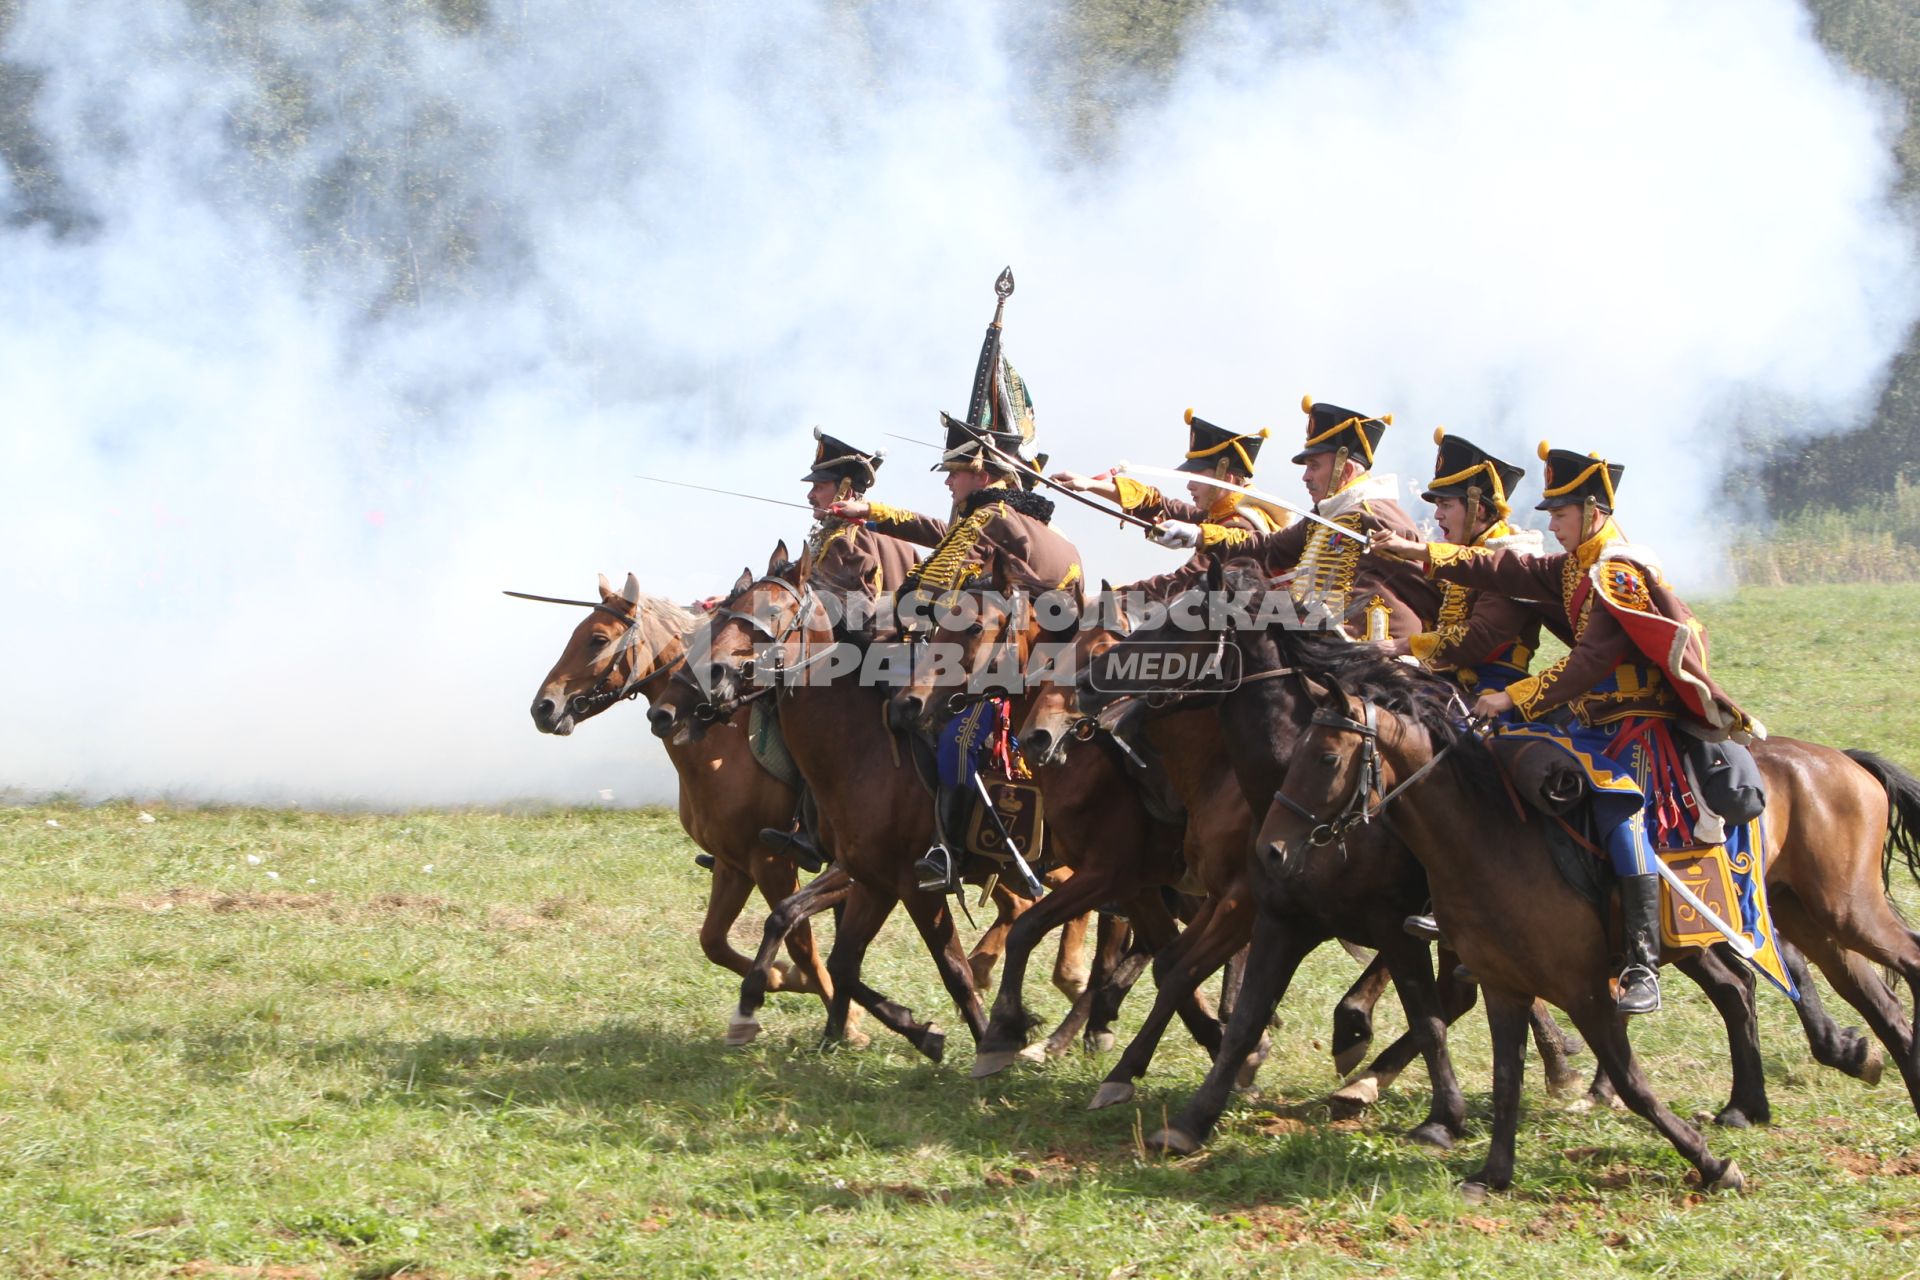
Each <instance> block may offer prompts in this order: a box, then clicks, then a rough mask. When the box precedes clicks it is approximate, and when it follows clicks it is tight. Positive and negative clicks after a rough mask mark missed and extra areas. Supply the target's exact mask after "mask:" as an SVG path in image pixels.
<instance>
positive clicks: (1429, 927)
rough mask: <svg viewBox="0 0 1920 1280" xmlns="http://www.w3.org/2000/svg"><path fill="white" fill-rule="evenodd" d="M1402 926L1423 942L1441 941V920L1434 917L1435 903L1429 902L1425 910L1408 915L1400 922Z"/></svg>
mask: <svg viewBox="0 0 1920 1280" xmlns="http://www.w3.org/2000/svg"><path fill="white" fill-rule="evenodd" d="M1400 928H1401V930H1402V931H1403V932H1405V933H1406V934H1408V935H1409V936H1411V937H1415V938H1418V939H1420V941H1422V942H1439V941H1440V922H1439V921H1438V920H1435V919H1434V918H1433V905H1432V904H1431V903H1429V904H1428V905H1427V909H1426V910H1425V911H1422V912H1419V913H1418V914H1415V915H1410V916H1408V917H1407V918H1406V919H1405V920H1402V921H1401V922H1400Z"/></svg>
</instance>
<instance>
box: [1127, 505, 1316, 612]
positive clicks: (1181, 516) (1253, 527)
mask: <svg viewBox="0 0 1920 1280" xmlns="http://www.w3.org/2000/svg"><path fill="white" fill-rule="evenodd" d="M1118 484H1119V489H1120V506H1121V508H1122V509H1123V510H1125V511H1129V512H1131V513H1132V514H1134V515H1136V516H1139V517H1140V518H1141V519H1143V520H1151V521H1153V522H1154V523H1155V524H1158V523H1160V522H1161V521H1162V520H1179V521H1183V522H1185V523H1187V524H1215V525H1218V526H1220V527H1221V528H1226V529H1243V530H1245V531H1246V532H1247V533H1249V534H1262V533H1272V532H1273V531H1274V530H1275V529H1277V528H1280V527H1281V525H1280V522H1279V521H1276V520H1275V519H1274V518H1273V517H1272V516H1270V515H1268V514H1267V513H1266V511H1264V510H1262V509H1261V508H1259V507H1256V506H1253V505H1252V504H1250V503H1240V502H1235V503H1232V504H1231V505H1229V506H1227V507H1226V508H1225V509H1224V510H1222V509H1221V508H1219V507H1216V508H1214V510H1212V511H1207V510H1204V509H1202V508H1201V507H1199V506H1196V505H1195V504H1194V503H1191V502H1188V501H1187V500H1186V499H1184V498H1174V497H1169V496H1168V495H1166V494H1164V493H1162V492H1160V490H1158V489H1156V488H1154V487H1153V486H1152V485H1146V484H1140V483H1139V482H1137V481H1134V480H1128V479H1126V478H1125V477H1121V478H1120V480H1119V481H1118ZM1229 496H1233V495H1229ZM1212 562H1213V555H1212V553H1210V552H1207V551H1202V550H1195V551H1194V553H1193V554H1192V555H1191V556H1188V557H1187V561H1186V563H1185V564H1183V565H1181V566H1180V567H1179V568H1177V569H1172V570H1169V571H1168V572H1166V573H1158V574H1155V575H1154V576H1153V577H1151V578H1142V579H1141V580H1140V581H1138V582H1130V583H1128V584H1127V585H1126V586H1125V587H1122V588H1121V590H1122V591H1123V592H1126V593H1129V594H1134V593H1138V594H1140V595H1143V596H1145V598H1147V599H1148V600H1158V601H1167V600H1171V599H1173V598H1174V597H1175V596H1177V595H1179V594H1180V593H1181V592H1183V591H1185V590H1187V589H1188V588H1189V587H1192V586H1195V585H1196V584H1198V583H1199V582H1200V581H1201V579H1202V578H1203V577H1205V576H1206V572H1207V566H1208V565H1209V564H1211V563H1212Z"/></svg>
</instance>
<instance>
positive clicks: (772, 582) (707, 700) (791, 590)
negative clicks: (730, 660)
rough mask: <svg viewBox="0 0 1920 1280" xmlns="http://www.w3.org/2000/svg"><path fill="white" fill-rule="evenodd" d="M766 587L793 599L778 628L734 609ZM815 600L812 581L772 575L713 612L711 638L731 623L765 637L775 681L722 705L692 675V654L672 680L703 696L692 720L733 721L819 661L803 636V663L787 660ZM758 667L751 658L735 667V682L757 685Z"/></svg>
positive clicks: (751, 613) (755, 613)
mask: <svg viewBox="0 0 1920 1280" xmlns="http://www.w3.org/2000/svg"><path fill="white" fill-rule="evenodd" d="M763 586H765V587H778V588H779V589H780V590H782V591H784V592H786V593H787V595H788V596H789V597H790V598H791V599H792V602H793V613H792V615H791V616H790V617H789V618H788V619H787V621H786V622H785V624H784V625H782V626H780V627H778V628H776V627H775V626H774V625H773V624H772V623H770V622H768V621H767V620H766V618H765V617H763V616H762V614H761V613H760V612H759V611H756V610H748V609H735V608H733V607H731V604H732V600H738V599H740V598H741V597H742V596H747V595H751V594H752V593H753V591H754V589H755V588H756V587H763ZM816 598H817V597H816V594H815V592H814V589H813V584H812V582H808V583H806V584H805V585H803V586H795V585H794V584H793V583H791V582H788V581H787V580H786V579H785V578H783V577H781V576H780V575H778V574H773V573H770V574H766V575H765V576H763V577H759V578H756V579H754V580H753V581H752V582H750V583H748V584H747V585H746V586H745V587H743V588H742V589H741V590H739V591H737V592H735V593H734V595H733V597H732V600H730V601H729V602H728V603H727V604H725V605H721V606H719V607H717V608H715V609H714V610H713V612H712V613H711V614H709V615H708V627H707V634H708V636H709V637H712V636H713V635H715V634H716V633H718V632H719V631H721V630H722V629H723V628H725V627H726V626H727V624H728V623H731V622H738V623H740V624H741V625H743V626H745V627H746V628H747V630H748V631H750V632H752V633H753V634H754V635H756V636H763V637H765V639H766V647H767V648H768V649H770V650H771V651H772V656H773V678H772V679H771V680H769V681H767V682H765V683H764V684H759V685H758V686H757V687H756V688H754V689H752V690H751V691H749V692H747V693H742V694H736V695H735V696H733V697H730V698H726V699H724V700H722V701H720V702H715V701H714V700H713V696H712V693H711V692H710V691H709V690H708V689H706V688H704V687H702V685H701V684H700V681H699V678H698V677H696V676H694V675H693V674H692V670H691V669H692V665H693V664H692V663H691V662H689V661H688V660H687V657H691V656H692V655H691V651H689V653H688V655H687V657H683V658H682V659H681V660H680V664H679V667H678V669H677V670H676V671H675V672H674V673H673V678H674V680H676V681H678V682H680V683H682V684H685V685H686V686H687V687H688V688H690V689H692V690H693V691H694V692H695V693H697V694H699V695H700V701H699V702H697V703H695V704H694V707H693V718H694V719H695V720H698V721H700V722H701V723H702V724H711V723H713V722H714V721H716V720H722V719H727V718H730V717H731V716H732V715H733V714H734V713H735V712H736V711H738V710H739V709H740V708H741V707H744V706H746V705H747V704H748V703H751V702H757V701H759V700H760V699H761V698H764V697H766V696H767V695H768V694H770V693H772V692H773V691H774V690H775V689H777V688H779V687H780V686H781V685H782V683H784V682H785V680H786V678H787V677H789V676H790V675H792V673H794V672H796V671H801V670H804V669H805V668H806V667H808V666H811V665H812V664H813V663H815V662H817V661H819V659H820V657H821V656H822V654H814V655H813V656H811V657H809V656H808V655H807V653H806V651H805V648H804V645H805V637H804V636H803V637H802V646H803V647H802V650H801V655H800V660H799V661H798V662H795V663H793V664H791V665H789V664H788V663H787V661H786V645H787V641H788V640H790V639H792V638H793V634H794V632H796V631H798V630H800V628H801V626H802V625H803V623H802V619H804V618H805V617H806V616H807V612H808V605H810V604H811V603H813V602H814V600H815V599H816ZM825 652H827V651H826V650H823V651H822V653H825ZM755 666H756V660H755V659H754V658H751V657H749V658H747V659H745V660H744V661H742V662H740V663H738V664H736V665H735V667H734V676H735V679H736V680H738V681H741V682H745V683H755Z"/></svg>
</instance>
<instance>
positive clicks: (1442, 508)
mask: <svg viewBox="0 0 1920 1280" xmlns="http://www.w3.org/2000/svg"><path fill="white" fill-rule="evenodd" d="M1433 442H1434V444H1436V445H1438V446H1439V452H1438V453H1437V454H1436V455H1435V457H1434V460H1433V479H1432V480H1431V481H1429V482H1428V484H1427V491H1426V492H1425V493H1423V494H1421V495H1420V496H1421V498H1423V499H1424V500H1426V501H1427V502H1430V503H1432V504H1433V518H1434V522H1435V523H1436V524H1438V525H1439V526H1440V532H1441V533H1442V534H1443V535H1444V536H1445V538H1446V541H1448V542H1449V543H1452V544H1453V545H1455V546H1462V547H1490V548H1496V549H1498V548H1507V549H1510V550H1513V551H1518V552H1522V553H1524V554H1527V555H1539V554H1541V552H1542V550H1543V549H1544V548H1543V544H1542V540H1541V537H1540V532H1539V530H1537V529H1516V528H1514V527H1513V526H1512V525H1511V524H1509V523H1508V522H1507V517H1508V516H1509V515H1511V514H1512V513H1513V507H1512V505H1511V498H1512V495H1513V491H1514V488H1515V486H1517V485H1518V484H1519V483H1520V481H1521V480H1522V479H1523V478H1524V477H1525V476H1526V474H1527V472H1526V468H1524V467H1517V466H1515V465H1514V464H1513V463H1511V462H1505V461H1502V460H1501V459H1499V458H1496V457H1494V456H1493V455H1492V454H1490V453H1488V452H1487V451H1486V450H1485V449H1482V448H1481V447H1480V446H1478V445H1476V444H1474V443H1473V442H1472V441H1471V440H1468V439H1467V438H1466V437H1465V436H1450V435H1448V434H1447V430H1446V428H1445V427H1435V428H1434V430H1433ZM1540 623H1541V619H1540V617H1539V616H1538V614H1536V613H1535V612H1534V611H1533V610H1532V609H1529V608H1527V607H1526V606H1525V605H1523V604H1520V603H1518V602H1517V601H1514V600H1509V599H1508V598H1507V597H1506V596H1503V595H1500V594H1499V593H1497V592H1493V591H1477V590H1474V589H1473V588H1471V587H1464V586H1461V585H1460V584H1459V583H1457V582H1443V583H1441V586H1440V612H1439V614H1438V615H1437V616H1436V617H1435V618H1434V624H1433V627H1432V629H1430V630H1427V631H1422V632H1420V633H1419V634H1417V635H1411V636H1407V637H1406V638H1405V639H1402V640H1394V641H1390V642H1389V643H1388V644H1387V645H1386V651H1387V652H1389V653H1391V654H1393V655H1394V656H1396V657H1399V656H1402V655H1411V656H1412V657H1413V658H1414V659H1415V660H1416V661H1418V662H1419V663H1420V665H1421V666H1423V667H1425V668H1426V669H1427V670H1429V671H1432V672H1436V673H1439V674H1442V675H1446V676H1448V677H1450V678H1451V679H1452V680H1454V681H1455V682H1456V683H1458V684H1459V685H1460V687H1461V688H1462V689H1464V690H1465V691H1466V692H1467V694H1468V696H1472V695H1473V694H1474V693H1476V692H1478V693H1485V692H1487V691H1488V690H1490V689H1504V688H1506V687H1507V686H1508V685H1509V684H1511V683H1512V682H1513V681H1515V680H1517V679H1519V678H1520V677H1521V676H1524V675H1526V674H1527V670H1528V668H1529V666H1530V665H1531V664H1532V662H1533V654H1534V651H1535V650H1536V649H1538V648H1539V647H1540ZM1406 923H1407V932H1409V933H1411V934H1413V935H1414V936H1416V937H1421V938H1427V939H1429V940H1437V939H1438V938H1439V937H1440V926H1439V924H1438V923H1437V922H1436V921H1435V920H1434V918H1433V917H1432V916H1431V915H1428V914H1425V913H1422V914H1419V915H1413V916H1409V917H1407V922H1406Z"/></svg>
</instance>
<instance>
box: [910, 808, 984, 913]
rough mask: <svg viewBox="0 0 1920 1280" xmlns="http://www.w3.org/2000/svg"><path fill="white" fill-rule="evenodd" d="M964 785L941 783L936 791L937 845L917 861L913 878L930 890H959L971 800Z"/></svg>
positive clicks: (934, 813)
mask: <svg viewBox="0 0 1920 1280" xmlns="http://www.w3.org/2000/svg"><path fill="white" fill-rule="evenodd" d="M972 798H973V797H972V795H971V794H970V793H969V792H968V791H967V790H966V789H965V788H964V787H950V786H948V785H947V784H946V783H944V782H943V783H941V784H940V785H939V786H938V787H937V788H936V789H935V790H934V793H933V827H934V832H933V844H932V846H931V847H930V848H928V850H927V851H926V852H925V853H923V854H921V855H920V858H919V860H918V861H917V862H915V863H914V864H913V880H914V883H915V884H916V885H918V886H919V887H920V888H921V889H922V890H924V891H925V892H927V893H957V892H959V889H960V863H961V860H962V859H963V858H965V857H966V845H965V843H964V839H965V833H966V830H967V812H968V809H969V804H968V802H969V801H970V800H972Z"/></svg>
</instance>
